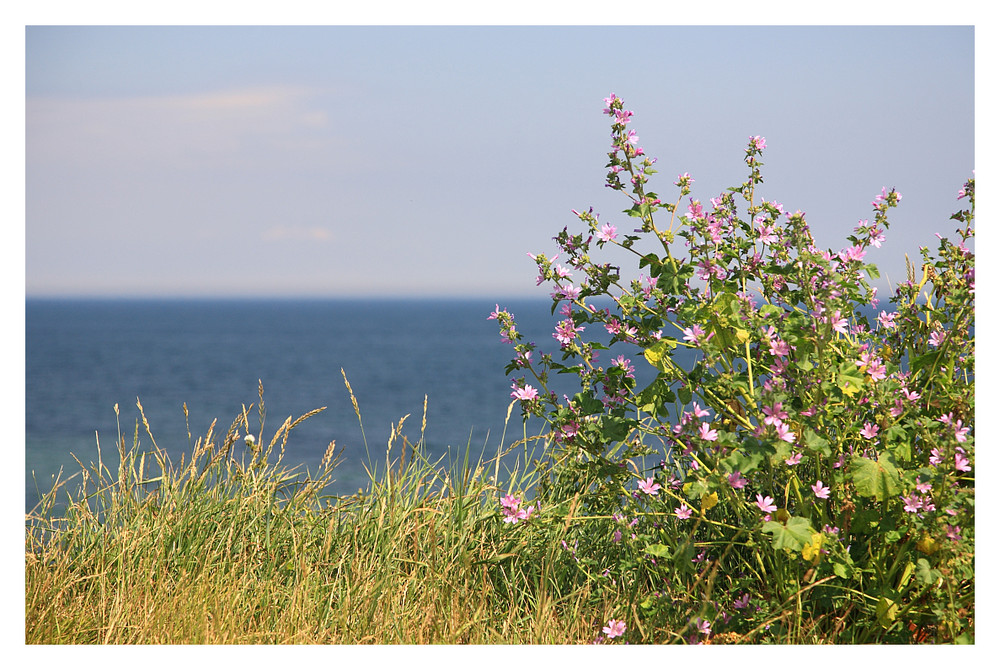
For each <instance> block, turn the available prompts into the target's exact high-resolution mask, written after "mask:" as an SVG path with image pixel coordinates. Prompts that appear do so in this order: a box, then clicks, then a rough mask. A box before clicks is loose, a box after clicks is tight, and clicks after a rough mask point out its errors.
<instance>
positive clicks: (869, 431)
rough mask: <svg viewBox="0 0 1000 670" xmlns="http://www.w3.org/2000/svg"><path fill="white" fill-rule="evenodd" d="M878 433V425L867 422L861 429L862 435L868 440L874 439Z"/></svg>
mask: <svg viewBox="0 0 1000 670" xmlns="http://www.w3.org/2000/svg"><path fill="white" fill-rule="evenodd" d="M876 435H878V426H876V425H874V424H871V423H868V422H865V427H864V428H862V429H861V437H863V438H865V439H866V440H871V439H874V438H875V436H876Z"/></svg>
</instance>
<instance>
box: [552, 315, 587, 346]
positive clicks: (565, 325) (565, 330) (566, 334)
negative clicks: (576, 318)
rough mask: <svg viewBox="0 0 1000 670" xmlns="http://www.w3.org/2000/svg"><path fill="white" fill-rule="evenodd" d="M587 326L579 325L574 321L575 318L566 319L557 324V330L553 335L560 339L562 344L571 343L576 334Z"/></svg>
mask: <svg viewBox="0 0 1000 670" xmlns="http://www.w3.org/2000/svg"><path fill="white" fill-rule="evenodd" d="M584 328H586V326H577V325H576V324H575V323H573V319H565V320H563V321H560V322H559V323H558V324H556V332H554V333H552V337H554V338H556V339H557V340H559V341H560V342H561V343H562V344H569V343H570V342H572V341H573V338H574V337H576V334H577V333H578V332H580V331H581V330H583V329H584Z"/></svg>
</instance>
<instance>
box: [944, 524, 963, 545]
mask: <svg viewBox="0 0 1000 670" xmlns="http://www.w3.org/2000/svg"><path fill="white" fill-rule="evenodd" d="M944 529H945V534H946V535H947V536H948V539H949V540H954V541H955V542H958V541H959V539H961V535H960V534H959V533H960V531H961V530H962V529H961V528H959V527H958V526H952V525H951V524H947V523H946V524H945V525H944Z"/></svg>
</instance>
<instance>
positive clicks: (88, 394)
mask: <svg viewBox="0 0 1000 670" xmlns="http://www.w3.org/2000/svg"><path fill="white" fill-rule="evenodd" d="M495 303H496V301H490V300H485V299H483V300H474V299H453V300H388V299H378V300H207V299H206V300H125V299H116V300H96V299H86V300H83V299H79V300H54V299H28V300H26V305H25V339H26V346H25V374H26V385H25V386H26V388H25V508H26V511H28V510H30V509H32V508H33V507H34V506H35V504H36V503H37V501H38V495H37V491H38V490H41V491H45V490H48V488H49V486H50V484H51V481H52V476H53V475H54V474H55V473H56V472H58V471H59V469H60V468H63V470H64V474H68V473H73V472H77V471H78V470H79V469H80V467H79V465H78V464H77V463H76V461H75V460H74V458H73V455H75V456H76V458H78V459H79V460H80V461H81V462H83V463H84V464H85V465H89V464H90V463H91V462H96V460H97V441H98V439H99V440H100V445H101V451H102V455H103V457H104V459H105V460H106V461H109V462H115V463H116V462H117V460H116V454H117V449H116V447H115V445H116V441H117V438H118V434H119V433H118V431H119V428H118V425H119V423H118V421H120V426H121V434H122V435H123V436H124V437H125V441H126V444H127V445H131V444H132V440H133V436H134V434H135V431H136V424H137V421H139V410H138V408H137V407H136V399H137V398H138V399H139V400H140V401H141V403H142V406H143V409H144V411H145V414H146V417H147V418H148V420H149V423H150V427H151V429H152V432H153V436H154V437H155V438H156V442H157V444H158V445H159V446H160V447H161V448H162V449H164V450H166V451H167V452H168V453H170V454H171V456H172V457H173V458H179V457H180V455H181V454H182V453H190V450H191V446H192V444H193V443H194V441H196V440H197V438H198V437H199V436H204V435H205V433H206V431H207V430H208V428H209V426H210V424H211V423H212V421H213V420H214V419H217V420H218V423H217V425H216V428H215V433H214V434H215V435H216V436H219V437H221V435H223V434H224V433H225V431H226V430H227V429H228V427H229V425H230V424H231V423H232V421H233V419H234V418H235V417H236V416H237V415H238V414H239V413H240V412H241V410H242V407H243V405H247V406H250V405H251V403H254V404H256V403H257V400H258V391H257V389H258V380H260V382H261V383H262V384H263V387H264V406H265V408H266V417H265V425H264V431H263V433H264V437H265V438H268V439H269V438H270V436H271V435H273V433H274V431H275V430H276V429H277V428H278V427H279V426H280V425H281V424H282V422H283V421H284V420H285V418H287V417H289V416H290V417H292V418H293V419H295V418H297V417H299V416H301V415H302V414H305V413H306V412H309V411H310V410H313V409H316V408H319V407H326V408H327V409H326V410H325V411H323V412H322V413H320V414H318V415H316V416H313V417H310V418H309V419H307V420H305V421H304V422H302V423H301V424H300V425H298V426H297V427H296V428H295V429H294V430H293V431H292V434H291V436H290V439H289V441H288V444H287V448H286V453H285V462H286V464H288V465H297V464H302V465H304V466H306V467H309V468H315V467H316V466H317V465H318V464H319V461H320V459H321V458H322V456H323V453H324V452H325V450H326V448H327V445H329V443H330V442H331V441H333V440H335V441H336V443H337V447H338V448H343V449H344V452H343V456H344V461H343V462H342V464H341V465H340V466H339V467H338V469H337V476H336V479H337V481H336V482H335V483H334V485H333V487H331V490H332V492H333V493H336V494H349V493H353V492H356V491H357V490H358V489H359V488H363V487H366V485H367V483H368V478H367V475H366V474H365V471H364V467H363V464H364V463H365V462H366V459H367V457H366V455H365V447H364V439H363V437H362V432H361V427H360V426H359V422H358V420H357V417H356V416H355V414H354V408H353V407H352V405H351V401H350V396H349V395H348V392H347V389H346V388H345V386H344V381H343V378H342V376H341V372H340V371H341V369H343V370H344V372H345V373H346V374H347V377H348V379H349V380H350V383H351V386H352V388H353V390H354V394H355V396H356V398H357V400H358V403H359V405H360V410H361V415H362V421H363V426H364V438H365V439H367V443H368V447H369V452H370V454H371V456H372V458H374V459H381V460H384V457H385V447H386V442H387V440H388V438H389V435H390V426H391V424H393V423H394V422H398V420H399V419H400V418H401V417H403V416H404V415H407V414H409V415H410V417H409V418H408V419H407V421H406V423H405V424H404V433H405V434H406V435H408V436H409V438H410V440H411V442H416V441H417V439H418V438H419V435H420V425H421V419H422V413H423V403H424V396H425V395H426V396H427V427H426V432H425V440H426V445H427V450H428V452H429V455H431V456H432V457H433V458H436V457H439V456H441V455H445V454H448V453H449V451H450V452H451V453H453V454H454V453H461V452H462V451H464V450H465V448H466V447H469V446H471V448H472V454H473V457H475V456H477V455H478V454H479V453H480V452H481V451H483V450H485V452H486V455H487V458H488V457H490V456H491V455H492V454H493V453H495V452H496V450H497V448H498V447H499V446H500V436H501V433H502V431H503V428H504V418H505V415H506V412H507V407H508V405H509V403H510V401H511V398H510V384H511V381H510V377H508V376H506V375H505V374H504V367H505V365H506V364H507V363H508V362H509V360H510V358H511V356H512V355H513V351H512V349H511V346H510V345H508V344H503V343H501V341H500V338H499V335H498V329H497V323H496V322H495V321H488V320H487V316H488V315H489V314H490V312H492V311H493V309H494V307H495ZM501 307H504V308H507V309H509V310H510V311H512V312H513V313H514V315H515V317H516V318H517V321H518V329H519V331H521V332H522V333H524V334H525V335H526V337H527V338H528V339H529V340H531V341H534V342H537V343H538V344H539V346H540V347H541V348H542V349H543V350H544V351H549V352H557V350H558V343H557V342H556V341H555V340H554V339H553V338H552V331H553V327H554V325H555V323H556V321H558V319H559V316H558V315H556V316H555V317H553V316H552V314H551V312H550V308H551V303H550V302H549V301H548V300H546V299H542V300H514V301H506V302H502V303H501ZM588 335H589V334H588ZM633 353H634V354H637V353H638V352H637V351H636V352H633ZM632 357H633V359H635V358H636V356H634V355H633V356H632ZM635 365H636V368H637V374H638V375H640V382H641V381H642V376H643V375H644V376H648V377H649V378H650V379H651V378H652V376H651V375H652V374H655V372H654V371H653V370H652V368H650V367H649V366H648V365H645V364H644V363H643V362H642V361H641V360H639V361H635ZM573 379H574V378H573V377H572V376H568V375H567V376H565V378H560V379H557V380H556V386H555V387H554V390H557V391H558V392H560V393H569V394H572V393H573V392H575V391H576V390H578V388H574V387H573V385H572V381H573ZM116 403H117V404H118V406H119V412H120V419H119V420H118V421H116V416H115V412H114V406H115V404H116ZM185 404H186V405H187V409H188V416H189V418H188V423H187V424H185V417H184V412H183V406H184V405H185ZM258 424H259V419H258V416H257V412H256V405H255V407H254V410H253V411H252V412H251V414H250V429H251V432H257V430H258ZM189 429H190V434H191V439H190V441H189V438H188V430H189ZM520 434H521V418H520V412H519V409H518V408H517V407H515V408H514V411H513V413H512V415H511V421H510V424H509V427H508V438H507V440H506V443H507V444H509V443H510V442H511V441H513V440H514V439H516V438H517V437H518V436H519V435H520ZM139 438H140V444H141V445H143V446H144V447H145V448H150V447H151V444H150V442H149V438H148V436H147V435H146V434H145V429H144V428H143V427H142V426H141V424H139ZM397 448H398V447H397ZM113 471H114V470H113Z"/></svg>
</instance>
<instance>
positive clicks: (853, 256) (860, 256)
mask: <svg viewBox="0 0 1000 670" xmlns="http://www.w3.org/2000/svg"><path fill="white" fill-rule="evenodd" d="M865 253H866V251H865V248H864V247H863V246H861V245H860V244H857V245H855V246H853V247H847V248H846V249H843V250H842V251H841V252H840V253H839V254H838V257H839V258H840V261H841V262H842V263H846V262H848V261H862V260H864V259H865Z"/></svg>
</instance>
